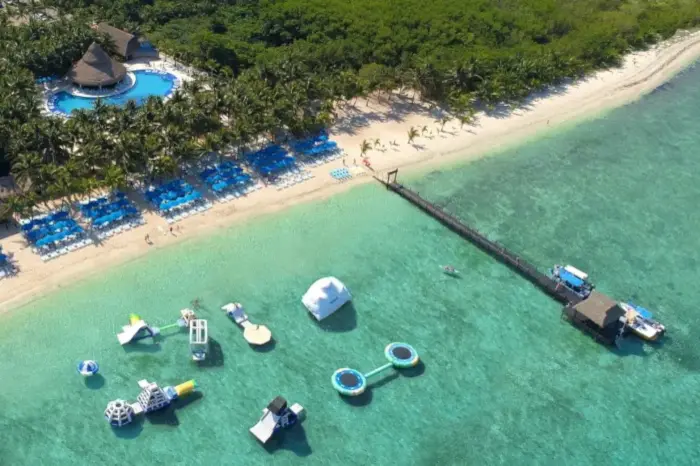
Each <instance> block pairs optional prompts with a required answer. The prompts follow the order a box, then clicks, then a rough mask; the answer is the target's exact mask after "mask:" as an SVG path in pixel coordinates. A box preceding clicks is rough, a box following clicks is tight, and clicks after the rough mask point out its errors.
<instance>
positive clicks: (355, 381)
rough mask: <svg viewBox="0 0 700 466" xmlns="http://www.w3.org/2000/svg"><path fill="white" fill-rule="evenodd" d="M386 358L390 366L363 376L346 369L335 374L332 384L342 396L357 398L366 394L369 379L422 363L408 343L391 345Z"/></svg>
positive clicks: (358, 372) (385, 351) (387, 349)
mask: <svg viewBox="0 0 700 466" xmlns="http://www.w3.org/2000/svg"><path fill="white" fill-rule="evenodd" d="M384 356H386V358H387V359H388V360H389V363H388V364H384V365H383V366H380V367H377V368H376V369H374V370H371V371H369V372H367V373H366V374H362V373H361V372H360V371H357V370H355V369H349V368H347V367H344V368H342V369H338V370H337V371H335V372H334V373H333V377H331V382H332V383H333V388H335V389H336V390H337V391H338V392H339V393H340V394H341V395H345V396H357V395H361V394H362V393H364V391H365V389H366V388H367V379H369V378H371V377H373V376H375V375H377V374H379V373H381V372H384V371H385V370H387V369H390V368H392V367H393V368H394V369H408V368H409V367H414V366H416V364H418V361H420V359H419V357H418V352H417V351H416V350H415V349H414V348H413V347H412V346H411V345H409V344H407V343H396V342H395V343H389V344H388V345H387V347H386V348H385V349H384Z"/></svg>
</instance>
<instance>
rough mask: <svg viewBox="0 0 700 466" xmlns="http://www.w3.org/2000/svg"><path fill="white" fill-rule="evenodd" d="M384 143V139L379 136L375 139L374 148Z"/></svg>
mask: <svg viewBox="0 0 700 466" xmlns="http://www.w3.org/2000/svg"><path fill="white" fill-rule="evenodd" d="M381 145H382V141H380V140H379V138H376V139H375V140H374V148H375V149H376V148H377V147H379V146H381Z"/></svg>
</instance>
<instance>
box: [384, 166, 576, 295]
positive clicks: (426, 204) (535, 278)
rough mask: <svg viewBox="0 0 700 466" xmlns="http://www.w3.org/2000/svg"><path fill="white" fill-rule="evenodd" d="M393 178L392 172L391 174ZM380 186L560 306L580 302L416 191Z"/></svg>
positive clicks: (393, 183)
mask: <svg viewBox="0 0 700 466" xmlns="http://www.w3.org/2000/svg"><path fill="white" fill-rule="evenodd" d="M392 174H394V175H395V173H392ZM375 179H377V180H378V181H379V182H380V183H382V184H384V185H385V186H386V187H387V189H389V190H391V191H393V192H395V193H396V194H398V195H399V196H401V197H402V198H404V199H406V200H407V201H408V202H410V203H411V204H413V205H415V206H416V207H418V208H420V209H421V210H423V211H424V212H426V213H427V214H428V215H430V216H431V217H433V218H434V219H436V220H437V221H439V222H440V223H442V224H443V225H445V226H446V227H447V228H449V229H450V230H452V231H454V232H455V233H457V234H458V235H460V236H461V237H462V238H464V239H466V240H468V241H470V242H471V243H473V244H474V245H476V246H478V247H479V248H481V249H482V250H484V251H485V252H486V253H488V254H490V255H491V256H492V257H494V258H496V259H498V260H500V261H501V262H503V263H504V264H506V265H507V266H509V267H510V268H512V269H513V270H515V271H516V272H518V273H519V274H520V275H522V276H523V277H525V278H526V279H527V280H529V281H530V282H532V283H533V284H534V285H536V286H537V287H539V288H540V289H542V290H543V291H544V292H545V293H547V294H548V295H550V296H551V297H552V298H554V299H556V300H557V301H559V302H561V303H563V304H575V303H577V302H578V301H580V298H579V297H578V296H577V295H576V294H575V293H573V292H572V291H570V290H568V289H567V288H565V287H563V286H560V285H559V283H557V282H556V281H554V280H553V279H551V278H550V277H548V276H547V275H545V274H544V273H542V272H540V271H538V270H537V269H536V268H535V267H534V266H533V265H531V264H530V263H529V262H527V261H526V260H524V259H522V258H520V257H519V256H518V255H516V254H514V253H513V252H511V251H509V250H508V249H506V248H505V247H504V246H501V245H500V244H498V243H496V242H494V241H491V240H489V239H488V238H486V236H484V235H482V234H481V233H480V232H479V231H477V230H476V229H474V228H471V227H469V226H467V225H465V224H464V223H462V222H461V221H460V220H459V219H458V218H457V217H455V216H454V215H452V214H450V213H448V212H445V211H444V210H442V209H441V208H440V207H438V206H436V205H435V204H433V203H431V202H430V201H427V200H426V199H423V198H422V197H420V195H419V194H418V193H416V192H415V191H412V190H410V189H409V188H406V187H405V186H403V185H401V184H400V183H397V182H396V181H395V178H394V181H389V180H387V181H384V180H381V179H379V178H377V177H375Z"/></svg>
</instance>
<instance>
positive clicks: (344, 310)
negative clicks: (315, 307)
mask: <svg viewBox="0 0 700 466" xmlns="http://www.w3.org/2000/svg"><path fill="white" fill-rule="evenodd" d="M309 318H310V319H312V320H313V321H314V322H316V324H317V325H318V326H319V327H320V328H321V329H323V330H325V331H327V332H338V333H342V332H349V331H351V330H355V328H357V310H356V309H355V305H354V304H353V303H352V301H349V302H348V303H346V304H345V305H344V306H343V307H341V308H340V309H338V310H337V311H335V312H334V313H333V314H331V315H330V316H328V317H326V318H325V319H323V320H322V321H320V322H319V321H317V320H316V319H315V318H314V317H313V316H312V315H311V313H309Z"/></svg>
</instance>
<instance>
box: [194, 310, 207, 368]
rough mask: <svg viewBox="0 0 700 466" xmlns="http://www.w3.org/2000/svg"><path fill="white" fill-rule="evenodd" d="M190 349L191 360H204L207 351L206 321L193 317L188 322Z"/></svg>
mask: <svg viewBox="0 0 700 466" xmlns="http://www.w3.org/2000/svg"><path fill="white" fill-rule="evenodd" d="M190 351H191V352H192V360H193V361H204V359H206V357H207V351H209V333H208V331H207V321H206V320H204V319H195V320H193V321H191V322H190Z"/></svg>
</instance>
